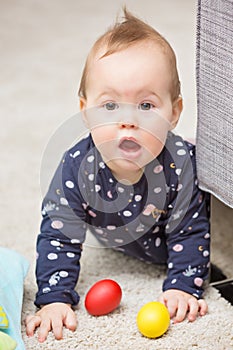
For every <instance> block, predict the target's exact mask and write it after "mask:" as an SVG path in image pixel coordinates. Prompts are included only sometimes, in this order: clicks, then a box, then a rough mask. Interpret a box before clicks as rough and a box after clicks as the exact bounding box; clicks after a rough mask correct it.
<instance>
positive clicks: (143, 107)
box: [138, 102, 155, 111]
mask: <svg viewBox="0 0 233 350" xmlns="http://www.w3.org/2000/svg"><path fill="white" fill-rule="evenodd" d="M154 107H155V106H154V105H153V104H152V103H150V102H143V103H141V104H140V105H139V107H138V108H139V109H141V110H142V111H149V110H150V109H152V108H154Z"/></svg>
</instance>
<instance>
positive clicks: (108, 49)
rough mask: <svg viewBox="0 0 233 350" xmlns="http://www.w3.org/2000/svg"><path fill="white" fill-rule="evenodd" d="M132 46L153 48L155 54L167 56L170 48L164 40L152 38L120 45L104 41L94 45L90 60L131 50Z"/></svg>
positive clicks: (144, 48)
mask: <svg viewBox="0 0 233 350" xmlns="http://www.w3.org/2000/svg"><path fill="white" fill-rule="evenodd" d="M132 48H134V49H135V48H136V49H137V48H138V49H139V50H151V52H153V51H154V53H155V54H158V53H159V52H160V53H163V54H165V56H167V55H168V50H167V49H166V46H165V45H163V43H162V42H158V41H156V40H152V39H146V40H141V41H139V42H135V43H119V44H118V45H111V44H109V43H106V42H103V44H102V45H98V46H93V48H92V49H91V51H90V54H89V60H88V61H89V62H88V64H90V63H91V62H96V61H99V60H101V59H102V58H104V57H107V56H110V55H112V54H114V53H119V52H122V51H125V52H130V50H131V49H132Z"/></svg>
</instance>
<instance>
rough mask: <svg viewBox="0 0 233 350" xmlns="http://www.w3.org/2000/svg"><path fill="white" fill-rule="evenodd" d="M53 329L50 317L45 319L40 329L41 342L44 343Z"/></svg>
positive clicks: (39, 338)
mask: <svg viewBox="0 0 233 350" xmlns="http://www.w3.org/2000/svg"><path fill="white" fill-rule="evenodd" d="M50 330H51V321H50V319H49V318H46V319H43V320H42V321H41V324H40V328H39V331H38V340H39V342H40V343H43V342H44V341H45V340H46V339H47V336H48V333H49V331H50Z"/></svg>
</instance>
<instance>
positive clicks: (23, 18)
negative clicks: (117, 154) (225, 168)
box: [0, 0, 233, 350]
mask: <svg viewBox="0 0 233 350" xmlns="http://www.w3.org/2000/svg"><path fill="white" fill-rule="evenodd" d="M125 3H126V4H127V5H128V7H129V9H130V10H132V11H133V12H135V13H137V14H140V16H141V17H142V18H144V19H146V20H148V22H149V23H151V24H152V25H153V26H155V27H156V28H157V29H159V30H160V31H161V32H162V33H163V34H165V35H166V37H167V38H168V40H170V41H171V43H172V44H173V46H174V48H175V50H176V52H177V54H178V56H179V59H178V64H179V68H180V75H181V80H182V85H183V95H184V101H185V109H184V113H183V118H182V119H181V123H180V125H179V129H178V131H179V132H181V134H182V135H184V136H187V137H193V136H194V134H195V123H196V121H195V84H194V81H195V36H194V34H195V1H187V0H176V1H171V0H163V1H161V0H144V1H141V0H127V1H125ZM121 4H122V1H121V0H114V1H113V0H111V1H109V0H100V1H93V0H86V1H80V0H69V1H66V0H59V1H57V0H49V1H42V0H9V1H4V0H0V23H1V27H0V29H1V30H0V45H1V55H0V64H1V65H0V66H1V75H0V81H1V88H0V110H1V111H0V118H1V128H0V138H1V147H0V161H1V172H0V196H1V201H0V209H1V230H0V244H1V245H2V246H5V247H9V248H12V249H15V250H16V251H18V252H20V253H21V254H23V255H24V256H25V257H26V258H27V259H28V260H29V261H30V263H31V268H30V271H29V274H28V276H27V278H26V281H25V298H24V305H23V313H22V321H23V320H24V318H25V316H26V315H27V314H28V313H30V312H34V306H33V300H34V294H35V291H36V287H35V277H34V273H33V272H34V259H35V240H36V235H37V233H38V231H39V222H40V203H41V186H42V187H43V185H44V184H42V183H41V182H40V172H41V162H42V159H44V156H45V154H44V152H45V153H46V151H45V150H46V145H47V144H48V143H49V141H50V140H51V137H52V135H53V134H54V132H55V130H56V129H57V127H58V126H59V125H61V124H63V123H64V121H65V120H67V118H70V117H71V116H72V115H74V114H75V113H77V109H78V101H77V96H76V92H77V88H78V81H79V78H80V73H81V69H82V66H83V63H84V58H85V57H86V54H87V52H88V50H89V47H90V45H91V44H92V43H93V41H94V40H95V39H96V37H97V35H99V34H101V33H102V31H103V30H104V29H105V28H106V27H107V26H108V25H109V24H110V23H111V22H112V21H113V20H114V17H115V14H116V12H117V11H119V9H120V6H121ZM79 132H80V130H79V129H77V133H79ZM59 147H60V148H62V140H61V143H60V144H59ZM59 147H58V148H59ZM60 156H61V154H60V150H57V152H55V151H54V159H55V160H56V159H59V158H60ZM54 159H51V162H54ZM43 190H44V188H43ZM217 215H218V216H219V217H220V216H224V211H222V213H221V214H220V213H219V211H218V213H217ZM216 225H217V226H216V228H218V231H217V232H219V233H220V234H221V232H222V231H225V229H224V226H221V228H220V226H219V225H218V223H216ZM228 237H229V236H228ZM226 239H227V237H226V238H225V240H224V251H221V249H220V250H219V252H218V255H216V258H217V259H218V261H219V262H221V263H223V265H226V266H229V267H230V266H232V260H230V258H231V256H232V250H229V247H230V245H229V244H227V241H226ZM220 246H221V239H219V243H218V247H220ZM82 266H83V267H82V275H81V279H80V282H79V285H78V291H79V293H80V295H81V302H80V305H79V308H78V310H77V317H78V321H79V324H78V329H77V331H76V332H75V333H71V332H68V331H65V332H64V340H62V341H59V342H58V341H54V338H53V335H52V334H51V335H50V336H49V338H48V341H47V342H45V343H44V344H39V343H38V342H37V340H36V337H34V338H30V339H29V338H27V337H26V335H25V329H24V326H23V327H22V331H23V338H24V341H25V345H26V349H27V350H34V349H35V350H36V349H42V350H44V349H46V350H53V349H54V350H55V349H56V350H67V349H71V350H73V349H80V350H84V349H91V350H94V349H106V350H114V349H116V350H130V349H132V350H133V349H135V350H141V349H142V350H153V349H161V350H166V349H169V350H175V349H179V350H186V349H187V350H189V349H201V350H207V349H208V350H212V349H216V350H224V349H227V350H228V349H233V331H232V329H233V307H232V306H230V305H229V304H228V303H227V302H226V301H225V300H224V299H223V298H221V297H220V296H219V294H218V292H217V291H216V290H215V289H213V288H209V289H207V291H206V299H207V301H208V303H209V313H208V315H207V316H205V317H203V318H200V319H198V320H197V321H196V322H195V323H193V324H191V323H187V322H186V321H185V322H183V323H182V324H179V325H171V327H170V329H169V331H168V332H167V333H166V335H164V336H163V337H162V338H160V339H156V340H149V339H146V338H144V337H142V336H141V335H140V333H139V332H138V330H137V328H136V322H135V318H136V315H137V312H138V310H139V308H140V307H141V306H142V305H143V304H144V303H146V302H149V301H152V300H154V299H155V298H156V296H157V295H158V294H159V293H160V289H161V285H162V281H163V278H164V273H165V271H163V269H160V268H156V267H153V266H149V265H146V264H144V263H142V262H139V261H136V260H133V259H130V258H127V257H125V256H122V255H121V254H117V253H114V252H112V251H110V250H105V249H97V248H95V249H94V248H90V247H88V246H87V247H85V249H84V255H83V259H82ZM228 270H229V271H230V270H231V269H230V268H228ZM102 278H113V279H115V280H116V281H118V282H119V283H120V285H121V286H122V289H123V300H122V303H121V306H120V308H119V309H118V310H116V311H115V312H114V313H113V314H111V315H109V316H104V317H99V318H95V317H91V316H89V315H88V314H87V312H86V311H85V309H84V306H83V301H84V295H85V293H86V291H87V290H88V288H89V287H90V286H91V285H92V284H93V283H94V282H95V281H96V280H98V279H102ZM1 350H4V349H1Z"/></svg>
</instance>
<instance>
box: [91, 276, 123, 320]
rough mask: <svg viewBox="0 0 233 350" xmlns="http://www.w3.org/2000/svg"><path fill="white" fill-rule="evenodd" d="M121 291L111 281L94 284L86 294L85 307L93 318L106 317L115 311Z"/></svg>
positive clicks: (119, 300)
mask: <svg viewBox="0 0 233 350" xmlns="http://www.w3.org/2000/svg"><path fill="white" fill-rule="evenodd" d="M121 297H122V290H121V287H120V286H119V284H118V283H117V282H115V281H113V280H111V279H104V280H101V281H98V282H96V283H95V284H94V285H93V286H92V287H91V288H90V289H89V291H88V292H87V295H86V298H85V307H86V309H87V311H88V312H89V314H91V315H93V316H102V315H107V314H108V313H110V312H112V311H113V310H115V309H116V308H117V307H118V305H119V304H120V302H121Z"/></svg>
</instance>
